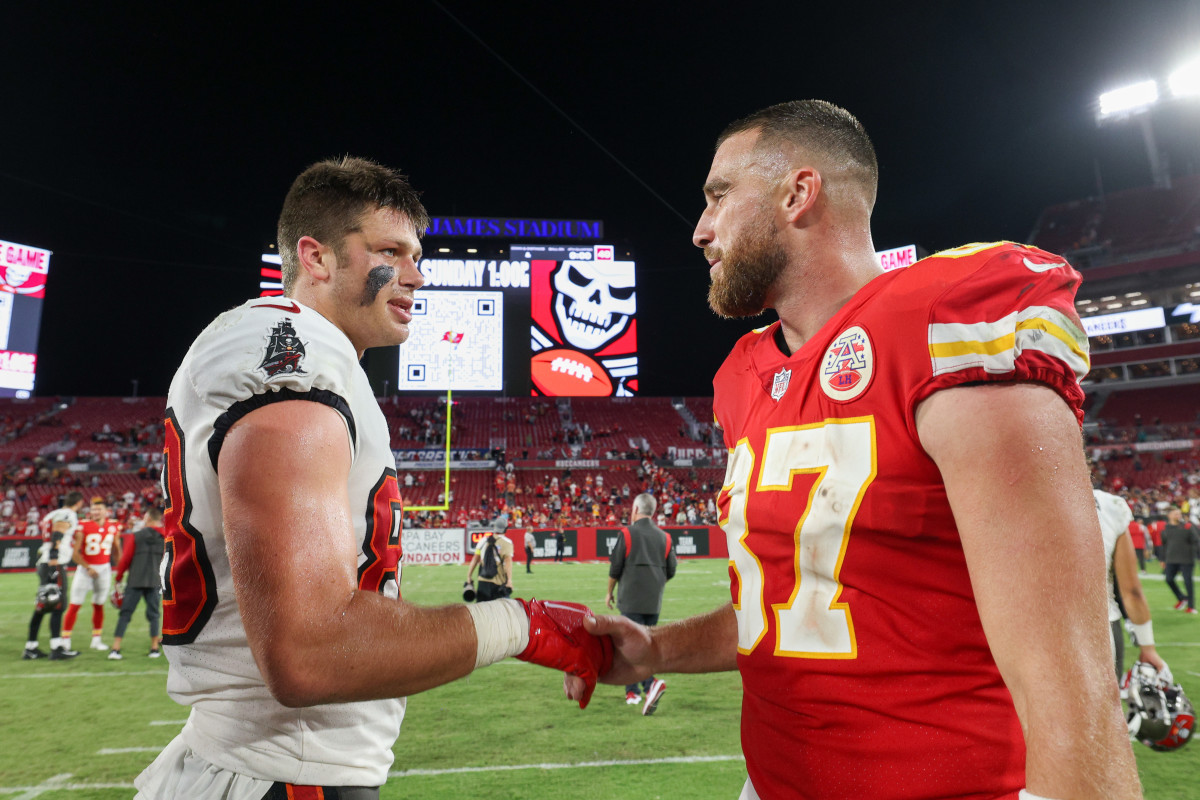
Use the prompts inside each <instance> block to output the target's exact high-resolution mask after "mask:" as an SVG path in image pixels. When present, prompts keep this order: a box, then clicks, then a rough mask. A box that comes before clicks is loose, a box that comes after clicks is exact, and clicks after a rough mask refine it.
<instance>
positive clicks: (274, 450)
mask: <svg viewBox="0 0 1200 800" xmlns="http://www.w3.org/2000/svg"><path fill="white" fill-rule="evenodd" d="M350 461H351V456H350V445H349V441H348V438H347V432H346V426H345V423H344V422H343V421H342V418H341V417H340V415H339V414H338V413H337V412H336V411H335V410H333V409H331V408H329V407H328V406H325V405H322V404H319V403H313V402H308V401H302V400H298V401H287V402H281V403H273V404H270V405H267V406H264V407H263V408H259V409H257V410H255V411H252V412H250V413H249V414H247V415H246V416H245V417H243V418H242V419H241V420H239V421H238V422H237V423H236V424H235V425H234V426H233V427H232V428H231V429H230V430H229V433H228V434H227V435H226V437H225V440H224V443H223V445H222V448H221V454H220V458H219V462H218V474H219V477H220V485H221V504H222V510H223V516H224V529H225V537H226V546H227V550H228V553H229V563H230V568H231V570H232V572H233V580H234V589H235V593H236V594H237V598H238V603H239V606H240V608H241V611H242V619H243V623H244V625H245V627H246V633H247V634H248V636H249V639H250V642H251V645H252V647H253V648H254V650H255V654H256V655H259V656H261V653H260V648H261V647H262V646H267V645H272V646H273V645H279V646H281V647H285V646H286V645H287V643H288V642H289V641H292V640H293V639H292V637H297V636H300V637H302V636H304V635H306V634H307V633H311V632H312V631H314V630H316V629H318V628H319V627H320V625H321V624H323V622H324V621H325V620H326V619H327V618H328V617H329V615H330V613H331V612H334V611H335V610H336V608H340V607H342V606H344V605H345V604H346V603H348V602H349V600H350V598H351V596H352V594H353V591H354V589H355V586H356V565H357V553H356V550H355V546H354V537H353V522H352V519H351V516H350V513H351V512H350V504H349V498H348V495H347V476H348V475H349V471H350Z"/></svg>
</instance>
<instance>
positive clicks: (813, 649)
mask: <svg viewBox="0 0 1200 800" xmlns="http://www.w3.org/2000/svg"><path fill="white" fill-rule="evenodd" d="M757 460H758V459H757V457H756V455H755V453H754V450H753V449H751V447H750V443H749V441H748V440H746V439H743V440H741V441H740V442H738V444H737V446H736V447H735V448H734V449H733V452H732V454H731V455H730V458H729V468H728V471H727V473H726V482H725V486H724V487H722V489H721V494H720V499H721V501H722V503H721V505H722V509H721V510H722V519H721V526H722V527H723V528H724V529H725V533H726V535H727V536H728V539H729V558H730V568H731V569H732V570H733V572H734V574H735V575H736V577H737V589H736V597H735V598H734V602H733V608H734V614H735V615H736V616H737V622H738V652H740V653H743V654H749V653H751V652H753V651H754V650H755V649H756V648H757V647H758V645H759V643H760V642H761V641H762V639H763V637H764V636H765V635H766V632H767V609H766V603H765V601H764V599H763V598H764V595H765V589H766V586H765V581H766V580H767V575H766V572H765V571H764V570H763V566H762V561H761V560H760V559H759V557H758V555H756V554H755V553H754V552H753V551H752V550H751V549H750V545H749V542H748V538H749V535H750V534H751V533H752V532H753V531H752V530H751V529H749V528H748V527H747V524H746V520H747V509H748V506H751V505H753V506H754V507H755V508H756V509H757V506H758V504H759V503H767V502H770V501H771V500H772V499H773V498H770V497H768V496H767V494H766V493H768V492H789V493H790V492H791V491H792V481H793V480H794V478H795V476H796V475H803V474H811V475H816V480H815V481H813V484H812V488H810V489H809V491H808V498H807V499H806V501H805V502H804V504H803V507H802V508H801V507H800V505H799V504H793V503H787V502H780V503H777V504H776V507H774V508H772V509H762V511H763V512H766V513H774V514H779V513H782V511H781V510H782V509H794V511H793V512H792V513H793V514H795V513H797V512H798V516H797V517H795V518H793V517H790V516H789V517H788V518H787V520H786V524H787V525H789V526H794V527H793V528H792V529H793V534H792V540H793V546H792V564H793V571H794V578H793V579H792V581H791V585H792V586H793V589H792V593H791V596H790V597H789V598H788V599H787V601H785V602H783V603H775V604H773V605H772V606H771V612H772V613H773V614H774V617H775V639H776V640H775V650H774V653H775V655H778V656H788V657H793V658H856V657H857V655H858V644H857V642H856V640H855V638H854V620H853V618H852V617H851V614H850V608H849V606H848V605H847V604H846V603H843V602H840V601H839V598H840V596H841V593H842V584H841V581H840V580H839V574H840V572H841V568H842V559H843V558H845V555H846V546H847V544H849V541H850V530H851V527H852V526H853V523H854V515H855V514H856V513H857V512H858V508H859V505H860V504H861V503H862V499H863V495H864V493H865V492H866V490H867V487H868V486H869V485H870V484H871V481H873V480H874V479H875V473H876V455H875V421H874V418H872V417H861V418H853V419H841V420H826V421H825V422H820V423H816V424H813V425H801V426H794V427H786V428H770V429H768V430H767V435H766V441H765V444H764V446H763V454H762V457H761V466H760V469H759V474H758V484H757V486H755V487H754V488H753V490H751V487H750V480H751V477H752V476H753V474H754V468H755V463H756V461H757ZM760 498H761V499H760ZM757 513H758V512H756V516H757ZM764 544H765V543H764ZM772 577H773V579H776V580H777V578H774V576H772Z"/></svg>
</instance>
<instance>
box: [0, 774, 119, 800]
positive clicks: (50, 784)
mask: <svg viewBox="0 0 1200 800" xmlns="http://www.w3.org/2000/svg"><path fill="white" fill-rule="evenodd" d="M70 777H71V774H70V773H66V774H63V775H55V776H54V777H53V778H50V779H48V780H46V781H44V782H42V783H40V784H38V785H37V786H0V795H5V794H16V795H17V796H16V797H15V798H13V800H33V798H35V797H37V796H38V795H40V794H43V793H45V792H87V791H92V790H94V789H132V788H134V787H133V784H132V783H66V782H65V781H66V779H67V778H70ZM18 792H21V793H22V794H17V793H18Z"/></svg>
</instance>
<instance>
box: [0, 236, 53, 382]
mask: <svg viewBox="0 0 1200 800" xmlns="http://www.w3.org/2000/svg"><path fill="white" fill-rule="evenodd" d="M50 255H51V253H50V251H49V250H43V249H42V248H40V247H31V246H30V245H27V244H16V243H14V242H6V241H4V240H2V239H0V397H29V396H31V395H32V394H33V386H34V382H35V377H36V372H37V340H38V329H39V328H40V327H41V320H42V302H43V300H44V298H45V297H46V275H47V273H49V271H50Z"/></svg>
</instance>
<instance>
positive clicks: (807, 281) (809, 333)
mask: <svg viewBox="0 0 1200 800" xmlns="http://www.w3.org/2000/svg"><path fill="white" fill-rule="evenodd" d="M837 245H838V246H837V247H834V248H829V249H826V250H825V252H823V253H821V252H818V253H816V254H813V255H812V256H809V257H806V258H805V259H804V260H803V261H802V262H793V263H792V264H790V265H789V266H788V268H787V270H786V271H785V272H784V274H783V276H781V281H780V287H779V291H778V294H777V295H776V297H774V298H772V302H771V308H774V309H775V312H776V313H777V314H778V315H779V322H780V325H781V327H782V330H783V338H784V341H786V342H787V346H788V348H789V349H790V350H791V352H793V353H794V352H796V351H797V350H799V349H800V348H801V347H803V346H804V344H805V342H807V341H808V340H809V339H811V338H812V337H813V336H815V335H816V333H817V331H819V330H820V329H821V326H823V325H824V324H825V323H826V322H828V321H829V320H830V318H831V317H833V315H834V314H836V313H837V312H838V311H839V310H841V308H842V306H844V305H846V303H848V302H849V301H850V298H852V297H853V296H854V295H855V293H857V292H858V290H859V289H861V288H862V287H864V286H866V285H867V284H868V283H870V282H871V281H872V280H873V279H874V278H876V277H877V276H879V275H880V274H881V273H882V272H883V269H882V268H881V267H880V266H879V261H878V260H877V259H876V258H875V248H874V246H873V245H872V244H871V238H870V235H867V236H866V238H865V241H862V242H860V243H859V244H858V246H856V247H853V248H850V249H847V248H846V243H844V242H838V243H837Z"/></svg>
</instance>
